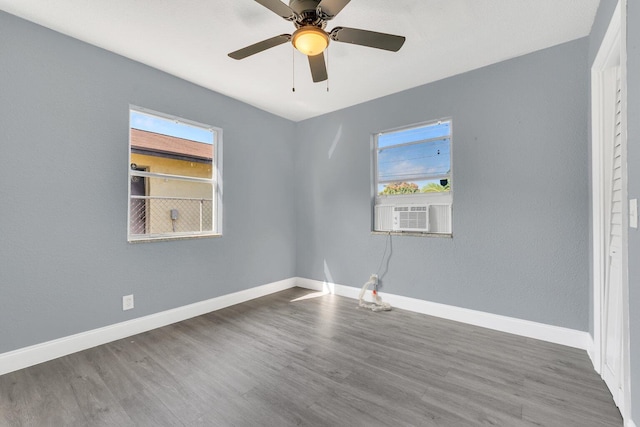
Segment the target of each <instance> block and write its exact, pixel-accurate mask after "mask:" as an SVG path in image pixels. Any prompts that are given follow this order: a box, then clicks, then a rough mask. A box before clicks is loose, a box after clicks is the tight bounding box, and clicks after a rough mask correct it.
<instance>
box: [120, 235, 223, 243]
mask: <svg viewBox="0 0 640 427" xmlns="http://www.w3.org/2000/svg"><path fill="white" fill-rule="evenodd" d="M215 237H222V234H197V235H193V234H189V235H185V234H182V235H179V236H169V235H164V236H157V237H140V238H129V239H128V242H129V243H149V242H169V241H172V240H191V239H210V238H215Z"/></svg>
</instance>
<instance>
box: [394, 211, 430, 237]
mask: <svg viewBox="0 0 640 427" xmlns="http://www.w3.org/2000/svg"><path fill="white" fill-rule="evenodd" d="M392 230H393V231H429V206H428V205H404V206H394V207H393V224H392Z"/></svg>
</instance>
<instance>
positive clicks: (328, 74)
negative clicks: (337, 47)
mask: <svg viewBox="0 0 640 427" xmlns="http://www.w3.org/2000/svg"><path fill="white" fill-rule="evenodd" d="M326 52H327V92H329V76H330V75H331V73H329V47H328V46H327V50H326Z"/></svg>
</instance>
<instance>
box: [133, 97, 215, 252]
mask: <svg viewBox="0 0 640 427" xmlns="http://www.w3.org/2000/svg"><path fill="white" fill-rule="evenodd" d="M129 120H130V125H129V126H130V129H129V168H128V169H129V227H128V228H129V230H128V239H129V241H148V240H158V239H172V238H187V237H200V236H214V235H219V234H221V224H222V217H221V214H220V213H221V212H220V211H221V205H222V200H221V193H222V192H221V187H222V182H221V176H222V174H221V165H222V163H221V153H222V130H220V129H216V128H213V127H211V126H207V125H203V124H200V123H195V122H192V121H189V120H185V119H181V118H178V117H173V116H169V115H165V114H161V113H157V112H153V111H150V110H146V109H143V108H139V107H132V108H131V109H130V111H129Z"/></svg>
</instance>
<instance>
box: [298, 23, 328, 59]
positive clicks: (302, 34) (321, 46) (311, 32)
mask: <svg viewBox="0 0 640 427" xmlns="http://www.w3.org/2000/svg"><path fill="white" fill-rule="evenodd" d="M291 43H293V46H294V47H295V48H296V49H298V50H299V51H300V52H302V53H304V54H305V55H307V56H316V55H320V54H321V53H322V52H324V50H325V49H326V48H327V46H329V36H328V35H327V33H325V32H324V31H323V30H322V29H321V28H318V27H314V26H312V25H307V26H304V27H301V28H298V29H297V30H296V31H295V32H294V33H293V36H292V38H291Z"/></svg>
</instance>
